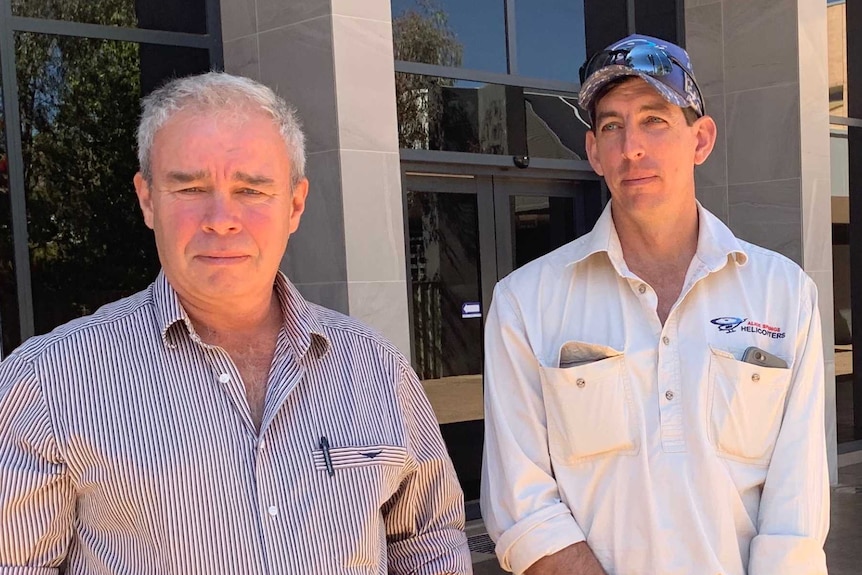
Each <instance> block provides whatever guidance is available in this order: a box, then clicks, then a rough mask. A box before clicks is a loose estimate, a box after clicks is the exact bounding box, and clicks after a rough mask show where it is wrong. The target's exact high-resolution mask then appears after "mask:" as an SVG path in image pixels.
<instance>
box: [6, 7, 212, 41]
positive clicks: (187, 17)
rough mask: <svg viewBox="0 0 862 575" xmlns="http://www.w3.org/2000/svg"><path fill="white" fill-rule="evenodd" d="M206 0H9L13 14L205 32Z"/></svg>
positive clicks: (70, 20)
mask: <svg viewBox="0 0 862 575" xmlns="http://www.w3.org/2000/svg"><path fill="white" fill-rule="evenodd" d="M206 1H207V0H183V1H182V2H177V1H176V0H147V1H146V2H141V1H140V0H62V1H60V2H57V1H56V0H12V13H13V14H14V15H15V16H27V17H30V18H46V19H50V20H66V21H69V22H81V23H84V24H102V25H106V26H123V27H126V28H145V29H148V30H166V31H168V32H187V33H191V34H206V31H207V30H206Z"/></svg>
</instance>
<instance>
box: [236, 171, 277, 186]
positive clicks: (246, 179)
mask: <svg viewBox="0 0 862 575" xmlns="http://www.w3.org/2000/svg"><path fill="white" fill-rule="evenodd" d="M233 179H234V180H236V181H239V182H242V183H244V184H248V185H250V186H266V185H269V184H274V183H275V180H273V179H272V178H270V177H268V176H258V175H254V174H246V173H245V172H234V174H233Z"/></svg>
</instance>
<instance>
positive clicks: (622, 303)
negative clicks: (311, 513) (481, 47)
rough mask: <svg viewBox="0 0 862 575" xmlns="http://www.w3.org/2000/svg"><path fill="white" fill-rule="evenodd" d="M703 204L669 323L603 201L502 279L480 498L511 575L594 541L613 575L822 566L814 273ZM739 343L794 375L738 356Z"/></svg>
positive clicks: (785, 573) (491, 332)
mask: <svg viewBox="0 0 862 575" xmlns="http://www.w3.org/2000/svg"><path fill="white" fill-rule="evenodd" d="M698 216H699V237H698V246H697V252H696V254H695V256H694V258H693V259H692V262H691V265H690V267H689V269H688V273H687V275H686V279H685V283H684V286H683V289H682V292H681V293H680V296H679V299H678V300H677V302H676V303H675V304H674V306H673V308H672V309H671V311H670V314H669V316H668V318H667V321H666V322H665V325H664V326H662V325H661V322H660V321H659V319H658V316H657V314H656V303H657V296H656V293H655V292H654V291H653V289H652V288H651V287H650V286H649V285H647V284H646V283H645V282H643V281H642V280H641V279H640V278H638V277H637V276H636V275H635V274H634V273H632V272H631V271H630V270H629V269H628V267H627V266H626V263H625V261H624V260H623V253H622V249H621V247H620V242H619V238H618V236H617V233H616V230H615V229H614V225H613V220H612V218H611V208H610V205H609V206H608V207H607V208H606V209H605V211H604V213H603V214H602V216H601V218H600V219H599V221H598V223H597V224H596V226H595V228H594V230H593V231H592V232H591V233H589V234H587V235H585V236H583V237H581V238H579V239H577V240H575V241H573V242H571V243H569V244H567V245H565V246H563V247H561V248H560V249H558V250H556V251H554V252H552V253H550V254H548V255H546V256H544V257H542V258H540V259H538V260H536V261H533V262H531V263H530V264H527V265H526V266H524V267H522V268H520V269H519V270H517V271H515V272H514V273H512V274H511V275H509V276H508V277H506V278H505V279H503V280H502V281H501V282H500V283H499V284H498V285H497V287H496V289H495V291H494V300H493V304H492V306H491V310H490V313H489V317H488V321H487V327H486V335H485V345H486V352H485V461H484V465H483V475H482V500H481V503H482V513H483V516H484V519H485V524H486V525H487V527H488V532H489V533H490V535H491V537H492V538H493V539H494V540H495V541H496V542H497V546H496V551H497V556H498V557H499V559H500V562H501V564H502V566H503V567H504V568H505V569H508V570H512V571H515V572H516V573H520V572H523V571H524V570H525V569H527V568H528V567H529V566H530V565H532V564H533V563H535V562H536V561H538V560H539V559H541V558H542V557H544V556H546V555H550V554H553V553H555V552H557V551H559V550H561V549H563V548H565V547H567V546H569V545H571V544H573V543H577V542H579V541H583V540H586V541H587V542H588V544H589V546H590V547H591V548H592V550H593V552H594V553H595V555H596V557H597V558H598V559H599V561H600V562H601V564H602V565H603V566H604V568H605V570H606V571H607V572H608V574H609V575H614V574H619V575H638V574H644V575H645V574H650V575H657V574H661V575H671V574H685V575H695V574H696V575H702V574H709V575H712V574H723V575H742V574H745V573H748V574H750V575H766V574H781V575H796V574H800V575H801V574H805V575H812V574H820V573H826V560H825V556H824V553H823V542H824V540H825V538H826V532H827V530H828V522H829V499H828V498H829V486H828V474H827V466H826V446H825V439H824V374H823V367H824V366H823V347H822V337H821V333H820V318H819V314H818V311H817V294H816V289H815V286H814V283H813V282H812V281H811V279H810V278H809V277H808V276H807V275H806V274H805V273H804V272H803V271H802V270H801V269H800V268H799V267H798V266H797V265H796V264H794V263H793V262H791V261H790V260H788V259H787V258H785V257H783V256H781V255H779V254H777V253H774V252H771V251H769V250H766V249H763V248H761V247H758V246H755V245H752V244H749V243H746V242H744V241H741V240H738V239H737V238H735V237H734V236H733V234H732V233H731V232H730V230H729V229H727V227H726V226H725V225H724V224H722V223H721V222H720V221H719V220H718V219H717V218H716V217H715V216H713V215H712V214H710V213H709V212H707V211H706V210H705V209H703V207H702V206H700V205H699V204H698ZM749 346H756V347H758V348H760V349H761V350H764V351H766V352H768V353H771V354H774V355H775V356H778V357H779V358H780V359H782V360H784V361H785V362H786V363H787V367H786V368H779V367H760V366H757V365H753V364H751V363H745V362H742V361H741V357H742V354H743V352H744V350H745V349H746V348H748V347H749Z"/></svg>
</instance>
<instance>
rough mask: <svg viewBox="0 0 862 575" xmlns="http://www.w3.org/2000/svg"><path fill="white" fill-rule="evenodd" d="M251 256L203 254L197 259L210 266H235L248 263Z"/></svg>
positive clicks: (196, 257)
mask: <svg viewBox="0 0 862 575" xmlns="http://www.w3.org/2000/svg"><path fill="white" fill-rule="evenodd" d="M249 258H250V256H248V255H245V254H202V255H198V256H195V259H196V260H198V261H200V262H202V263H205V264H210V265H233V264H240V263H243V262H245V261H247V260H248V259H249Z"/></svg>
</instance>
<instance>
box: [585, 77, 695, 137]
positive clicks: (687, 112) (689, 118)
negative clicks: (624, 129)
mask: <svg viewBox="0 0 862 575" xmlns="http://www.w3.org/2000/svg"><path fill="white" fill-rule="evenodd" d="M632 78H637V76H622V77H620V78H614V79H613V80H611V81H610V82H608V83H607V84H605V85H604V86H602V87H601V88H599V91H598V92H596V95H595V96H594V97H593V102H592V105H591V106H590V109H589V110H588V112H589V113H590V130H591V131H593V132H595V131H596V126H595V118H596V105H597V104H598V103H599V102H600V101H601V99H602V98H604V97H605V96H607V95H608V93H609V92H610V91H611V90H613V89H614V88H616V87H617V86H619V85H621V84H625V83H626V82H628V81H629V80H631V79H632ZM682 115H683V116H685V123H686V124H687V125H689V126H693V125H694V123H695V122H696V121H697V119H698V117H699V116H698V115H697V112H695V111H694V108H692V107H691V106H689V107H688V108H683V109H682Z"/></svg>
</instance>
